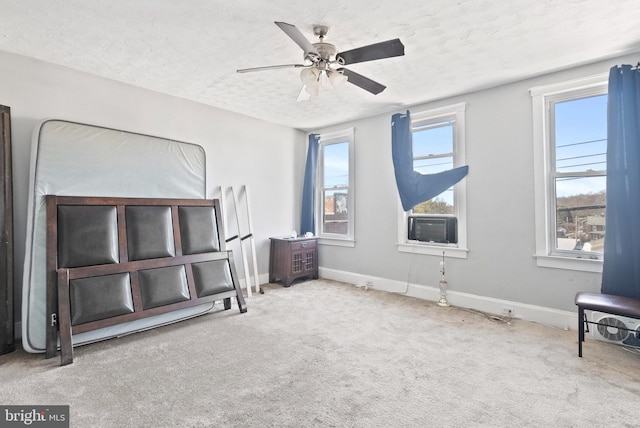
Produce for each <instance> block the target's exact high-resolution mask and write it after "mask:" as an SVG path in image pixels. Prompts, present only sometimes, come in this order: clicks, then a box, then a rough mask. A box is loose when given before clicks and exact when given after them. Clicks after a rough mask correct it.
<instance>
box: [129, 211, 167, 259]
mask: <svg viewBox="0 0 640 428" xmlns="http://www.w3.org/2000/svg"><path fill="white" fill-rule="evenodd" d="M126 211H127V244H128V247H129V260H142V259H153V258H158V257H173V256H175V255H176V250H175V247H174V245H173V229H172V223H171V209H170V208H169V207H127V208H126Z"/></svg>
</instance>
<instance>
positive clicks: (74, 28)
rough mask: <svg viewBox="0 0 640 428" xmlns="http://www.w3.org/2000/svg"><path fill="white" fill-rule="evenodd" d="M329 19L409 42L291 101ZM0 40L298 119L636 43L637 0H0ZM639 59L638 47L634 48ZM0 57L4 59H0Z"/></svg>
mask: <svg viewBox="0 0 640 428" xmlns="http://www.w3.org/2000/svg"><path fill="white" fill-rule="evenodd" d="M274 21H284V22H288V23H290V24H294V25H296V26H297V27H298V29H299V30H300V31H301V32H302V33H303V34H304V35H305V36H307V38H308V39H309V40H311V41H312V42H316V41H317V39H315V38H314V36H313V25H314V24H323V25H327V26H329V27H330V30H329V34H328V36H327V37H326V39H325V41H326V42H329V43H333V44H335V45H336V46H337V48H338V50H339V51H345V50H349V49H353V48H357V47H360V46H364V45H368V44H372V43H376V42H380V41H385V40H389V39H393V38H396V37H398V38H400V39H401V41H402V42H403V43H404V45H405V56H402V57H397V58H390V59H384V60H378V61H372V62H366V63H360V64H354V65H352V66H350V67H348V68H350V69H351V70H353V71H355V72H357V73H360V74H363V75H365V76H367V77H369V78H371V79H373V80H375V81H377V82H380V83H382V84H384V85H386V86H387V89H386V90H385V91H384V92H382V93H381V94H379V95H375V96H374V95H371V94H370V93H368V92H366V91H364V90H362V89H360V88H358V87H356V86H354V85H346V87H345V88H343V89H342V90H340V91H339V92H336V91H328V90H327V91H325V92H324V93H322V94H321V96H320V97H318V98H315V99H312V100H310V101H306V102H296V98H297V95H298V92H299V91H300V88H301V86H302V84H301V82H300V79H299V72H300V71H299V69H278V70H269V71H262V72H255V73H246V74H238V73H236V72H235V70H236V69H238V68H247V67H256V66H263V65H273V64H287V63H300V62H301V61H302V50H301V49H300V48H299V47H298V46H297V45H296V44H295V43H294V42H293V41H292V40H291V39H290V38H289V37H287V35H286V34H285V33H284V32H283V31H281V30H280V29H279V28H278V27H277V26H276V25H275V24H274ZM0 50H4V51H7V52H11V53H16V54H20V55H24V56H28V57H33V58H36V59H39V60H43V61H47V62H51V63H55V64H59V65H63V66H67V67H71V68H73V69H77V70H82V71H85V72H88V73H92V74H95V75H99V76H104V77H107V78H110V79H114V80H117V81H121V82H126V83H130V84H132V85H136V86H140V87H143V88H148V89H152V90H155V91H158V92H162V93H166V94H171V95H175V96H177V97H181V98H186V99H189V100H193V101H197V102H200V103H203V104H208V105H211V106H215V107H219V108H222V109H226V110H231V111H234V112H238V113H242V114H245V115H248V116H253V117H256V118H260V119H263V120H266V121H269V122H274V123H278V124H283V125H286V126H290V127H294V128H300V129H304V130H309V129H316V128H319V127H323V126H326V125H331V124H336V123H341V122H345V121H348V120H353V119H357V118H361V117H367V116H372V115H375V114H379V113H383V112H392V111H397V110H400V109H402V108H403V107H405V106H409V105H414V104H418V103H422V102H426V101H430V100H434V99H439V98H443V97H448V96H452V95H456V94H460V93H465V92H469V91H473V90H477V89H483V88H487V87H491V86H495V85H499V84H501V83H505V82H511V81H516V80H520V79H523V78H527V77H531V76H535V75H539V74H543V73H546V72H549V71H555V70H559V69H563V68H568V67H572V66H576V65H580V64H585V63H589V62H593V61H596V60H601V59H606V58H612V57H615V56H619V55H622V54H627V53H634V52H639V51H640V1H639V0H534V1H531V0H377V1H376V0H321V1H294V0H264V1H261V0H236V1H221V0H136V1H131V0H0ZM639 59H640V58H639ZM0 66H1V64H0Z"/></svg>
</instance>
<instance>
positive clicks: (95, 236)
mask: <svg viewBox="0 0 640 428" xmlns="http://www.w3.org/2000/svg"><path fill="white" fill-rule="evenodd" d="M58 236H59V237H58V266H60V267H78V266H89V265H100V264H105V263H117V262H118V217H117V213H116V209H115V207H81V206H61V207H59V208H58Z"/></svg>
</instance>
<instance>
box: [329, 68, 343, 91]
mask: <svg viewBox="0 0 640 428" xmlns="http://www.w3.org/2000/svg"><path fill="white" fill-rule="evenodd" d="M327 75H328V77H329V82H331V86H333V87H334V88H335V89H340V88H342V87H343V86H344V84H345V83H347V80H348V79H347V76H345V75H344V74H342V73H340V72H339V71H332V72H330V73H329V72H327Z"/></svg>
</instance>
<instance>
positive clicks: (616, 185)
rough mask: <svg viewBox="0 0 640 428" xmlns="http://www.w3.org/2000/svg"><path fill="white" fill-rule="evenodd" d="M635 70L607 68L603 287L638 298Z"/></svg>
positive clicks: (638, 82)
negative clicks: (608, 69)
mask: <svg viewBox="0 0 640 428" xmlns="http://www.w3.org/2000/svg"><path fill="white" fill-rule="evenodd" d="M639 103H640V71H639V70H638V68H637V67H632V66H630V65H623V66H620V67H618V66H616V67H613V68H612V69H611V70H610V72H609V98H608V111H607V208H606V212H605V223H606V227H607V231H606V235H605V238H604V264H603V267H602V293H605V294H615V295H619V296H627V297H635V298H640V110H639V108H638V104H639Z"/></svg>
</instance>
